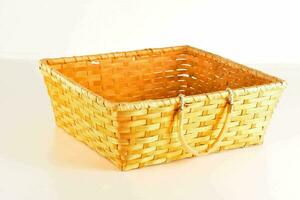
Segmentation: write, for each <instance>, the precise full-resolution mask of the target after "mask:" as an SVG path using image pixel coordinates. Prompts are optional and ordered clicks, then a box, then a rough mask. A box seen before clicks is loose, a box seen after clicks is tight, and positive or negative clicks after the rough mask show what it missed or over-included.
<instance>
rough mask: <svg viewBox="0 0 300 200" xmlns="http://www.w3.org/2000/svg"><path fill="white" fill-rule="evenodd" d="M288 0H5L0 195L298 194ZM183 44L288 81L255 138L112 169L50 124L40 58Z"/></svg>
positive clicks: (291, 6)
mask: <svg viewBox="0 0 300 200" xmlns="http://www.w3.org/2000/svg"><path fill="white" fill-rule="evenodd" d="M299 21H300V6H299V5H298V1H296V0H295V1H292V0H277V1H276V0H273V1H266V0H260V1H259V0H252V1H241V0H239V1H234V0H227V1H221V0H220V1H216V0H211V1H209V0H198V1H196V0H194V1H192V0H183V1H175V0H173V1H170V0H164V1H163V0H161V1H156V0H151V1H141V0H140V1H138V0H135V1H133V0H124V1H113V0H111V1H108V0H107V1H103V0H94V1H88V0H86V1H83V0H81V1H71V0H70V1H67V0H64V1H63V0H48V1H42V0H40V1H38V0H36V1H34V0H27V1H21V0H20V1H16V0H0V199H1V200H2V199H3V200H27V199H28V200H35V199H38V200H40V199H43V200H48V199H49V200H50V199H51V200H52V199H55V200H56V199H61V200H66V199H72V200H77V199H89V200H93V199H125V200H127V199H128V200H129V199H130V200H131V199H133V200H135V199H142V200H143V199H149V200H150V199H151V200H152V199H180V200H182V199H213V200H214V199H216V200H218V199H226V200H227V199H228V200H240V199H245V200H248V199H249V200H253V199H261V200H266V199H267V200H269V199H272V200H273V199H275V200H282V199H300V193H299V180H300V173H299V169H300V162H299V155H300V135H299V134H300V129H299V120H298V119H299V114H300V106H299V105H300V104H299V102H300V96H299V90H300V87H299V86H300V50H299V47H300V37H299V36H300V29H299V24H300V23H299ZM182 44H189V45H192V46H195V47H199V48H202V49H205V50H209V51H212V52H215V53H217V54H220V55H222V56H225V57H228V58H231V59H233V60H236V61H238V62H241V63H244V64H250V65H251V66H254V67H255V68H257V69H260V70H263V71H265V72H267V73H270V74H272V75H275V76H278V77H280V78H283V79H285V80H287V81H288V88H287V90H286V91H285V92H284V93H283V96H282V98H281V100H280V103H279V105H278V107H277V109H276V110H275V113H274V116H273V118H272V120H271V124H270V126H269V128H268V129H267V135H266V137H265V143H264V145H261V146H256V147H251V148H246V149H239V150H233V151H228V152H224V153H219V154H213V155H210V156H205V157H202V158H194V159H185V160H181V161H178V162H173V163H170V164H165V165H158V166H153V167H147V168H144V169H139V170H132V171H129V172H119V171H118V170H117V169H116V168H115V167H114V166H113V165H112V164H111V163H110V162H108V161H107V160H106V159H104V158H102V157H101V156H99V155H97V154H96V153H95V152H93V151H91V150H90V149H89V148H87V147H86V146H85V145H83V144H81V143H80V142H77V141H76V140H75V139H73V138H72V137H70V136H68V135H67V134H65V133H64V132H63V131H62V130H60V129H58V128H56V127H55V124H54V120H53V114H52V110H51V104H50V101H49V97H48V95H47V93H46V88H45V86H44V85H43V81H42V77H41V75H40V73H39V71H38V68H37V60H38V59H40V58H43V57H57V56H69V55H70V56H71V55H81V54H93V53H103V52H112V51H124V50H134V49H142V48H149V47H164V46H172V45H182Z"/></svg>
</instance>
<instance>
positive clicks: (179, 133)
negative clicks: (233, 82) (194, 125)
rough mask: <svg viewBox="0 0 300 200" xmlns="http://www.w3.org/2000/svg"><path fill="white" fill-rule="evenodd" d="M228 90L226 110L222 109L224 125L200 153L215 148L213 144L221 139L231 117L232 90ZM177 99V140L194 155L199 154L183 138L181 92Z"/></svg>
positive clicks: (182, 100)
mask: <svg viewBox="0 0 300 200" xmlns="http://www.w3.org/2000/svg"><path fill="white" fill-rule="evenodd" d="M226 90H227V91H228V94H229V98H228V100H227V104H226V107H225V109H226V111H225V110H224V114H225V115H226V116H225V121H224V125H223V127H222V129H221V130H220V133H219V135H218V136H217V138H216V139H215V141H214V142H213V143H212V144H211V145H210V146H209V147H208V148H207V149H206V150H205V151H204V153H202V154H207V153H210V152H211V150H212V149H214V148H215V146H216V145H217V144H218V143H219V142H220V141H222V139H223V134H224V132H225V131H226V129H227V126H228V122H229V121H230V118H231V112H232V108H233V92H232V90H231V89H226ZM179 99H180V108H179V112H178V116H179V120H178V123H179V125H178V137H179V140H180V142H181V145H182V146H183V147H184V149H185V150H186V151H187V152H189V153H191V154H193V155H195V156H199V155H201V154H200V153H199V152H197V151H196V150H195V149H193V148H192V147H191V146H190V145H189V144H188V143H187V141H186V140H185V138H184V135H183V117H184V114H183V113H184V112H183V110H184V106H185V103H184V95H183V94H180V95H179Z"/></svg>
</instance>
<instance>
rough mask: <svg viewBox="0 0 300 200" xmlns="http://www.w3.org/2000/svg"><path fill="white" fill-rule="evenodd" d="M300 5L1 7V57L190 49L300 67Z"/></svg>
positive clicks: (101, 0)
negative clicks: (194, 48)
mask: <svg viewBox="0 0 300 200" xmlns="http://www.w3.org/2000/svg"><path fill="white" fill-rule="evenodd" d="M299 8H300V5H299V0H276V1H274V0H248V1H245V0H243V1H241V0H226V1H220V0H219V1H218V0H72V1H70V0H26V1H24V0H0V55H2V56H6V57H13V58H15V56H16V55H17V56H19V57H23V58H24V57H25V58H27V57H30V58H34V59H37V58H40V57H48V56H53V57H57V56H63V55H72V56H73V55H76V54H77V55H81V54H90V53H97V52H110V51H117V50H134V49H140V48H150V47H163V46H173V45H178V44H189V45H194V46H196V47H201V48H203V49H207V50H210V51H212V52H216V53H219V54H220V55H223V56H225V57H229V58H234V59H235V60H237V61H242V62H250V63H253V62H255V63H270V62H271V63H278V62H279V63H282V62H283V63H286V62H288V63H300V56H299V46H300V37H299V35H300V26H299V19H300V12H299Z"/></svg>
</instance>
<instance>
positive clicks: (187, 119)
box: [40, 46, 286, 170]
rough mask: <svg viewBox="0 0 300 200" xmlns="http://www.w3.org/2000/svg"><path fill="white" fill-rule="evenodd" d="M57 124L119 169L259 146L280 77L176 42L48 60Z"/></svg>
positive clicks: (44, 68) (48, 80)
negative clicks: (138, 48) (140, 48)
mask: <svg viewBox="0 0 300 200" xmlns="http://www.w3.org/2000/svg"><path fill="white" fill-rule="evenodd" d="M40 69H41V71H42V73H43V75H44V80H45V83H46V85H47V89H48V93H49V95H50V97H51V101H52V106H53V109H54V114H55V120H56V124H57V125H58V126H59V127H61V128H63V129H64V130H65V131H66V132H68V133H69V134H71V135H72V136H74V137H75V138H77V139H78V140H80V141H82V142H84V143H85V144H87V145H88V146H89V147H91V148H92V149H93V150H95V151H97V152H98V153H99V154H101V155H103V156H104V157H106V158H107V159H108V160H110V161H112V162H113V163H114V164H115V165H116V166H118V167H119V168H120V169H121V170H130V169H135V168H141V167H144V166H149V165H154V164H160V163H166V162H170V161H173V160H178V159H183V158H187V157H192V156H197V155H201V154H207V153H211V152H219V151H223V150H227V149H234V148H241V147H247V146H250V145H254V144H261V143H262V142H263V136H264V133H265V130H266V127H267V125H268V123H269V120H270V118H271V115H272V113H273V110H274V108H275V106H276V104H277V102H278V99H279V97H280V95H281V93H282V91H283V89H284V88H285V87H286V84H285V82H284V81H283V80H281V79H278V78H275V77H273V76H270V75H267V74H264V73H262V72H260V71H257V70H254V69H250V68H248V67H246V66H243V65H240V64H237V63H234V62H233V61H230V60H228V59H225V58H222V57H220V56H217V55H215V54H212V53H209V52H206V51H203V50H200V49H197V48H193V47H190V46H178V47H169V48H157V49H145V50H138V51H129V52H119V53H109V54H99V55H89V56H76V57H66V58H54V59H43V60H41V62H40Z"/></svg>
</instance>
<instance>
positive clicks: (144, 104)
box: [39, 45, 287, 111]
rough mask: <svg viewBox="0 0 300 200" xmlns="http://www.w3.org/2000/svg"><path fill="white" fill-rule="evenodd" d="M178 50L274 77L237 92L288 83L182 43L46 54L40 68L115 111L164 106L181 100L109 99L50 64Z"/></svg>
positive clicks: (188, 99)
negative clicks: (269, 81)
mask: <svg viewBox="0 0 300 200" xmlns="http://www.w3.org/2000/svg"><path fill="white" fill-rule="evenodd" d="M178 50H186V51H188V53H200V54H201V55H202V56H205V57H208V58H210V59H213V60H214V61H217V62H220V63H222V64H226V65H229V66H231V67H235V68H239V69H243V70H246V71H247V72H248V73H254V74H255V75H256V76H263V77H267V78H268V79H272V80H273V82H272V83H268V84H262V85H253V86H249V87H240V88H236V89H232V91H233V93H234V95H239V94H244V93H250V92H256V91H259V90H261V91H265V90H271V89H276V88H285V87H286V86H287V82H286V81H285V80H282V79H280V78H277V77H274V76H272V75H269V74H266V73H264V72H262V71H260V70H257V69H254V68H250V67H248V66H245V65H242V64H239V63H237V62H235V61H232V60H230V59H227V58H224V57H222V56H219V55H217V54H214V53H211V52H208V51H205V50H202V49H198V48H195V47H191V46H189V45H183V46H173V47H163V48H147V49H142V50H133V51H124V52H113V53H104V54H94V55H84V56H73V57H60V58H44V59H41V60H39V69H40V71H41V72H42V73H43V72H48V73H49V74H50V75H52V76H56V77H57V78H58V79H60V80H61V81H62V82H63V83H65V84H66V85H67V86H69V87H71V88H73V89H74V90H75V91H77V92H78V93H79V94H82V95H85V96H87V97H89V98H90V99H91V100H93V101H95V102H97V103H99V104H102V105H104V106H105V107H107V108H110V109H112V110H116V111H131V110H140V109H145V108H157V107H162V106H169V105H174V104H177V103H179V98H178V96H176V97H167V98H160V99H147V100H139V101H131V102H126V101H122V102H115V101H111V100H109V99H106V98H104V97H102V96H101V95H99V94H97V93H95V92H93V91H92V90H90V89H88V88H86V87H84V86H82V85H80V84H79V83H77V82H76V81H74V80H72V79H71V78H69V77H67V76H65V75H64V74H62V73H61V72H59V71H58V70H56V69H54V68H53V67H51V65H52V64H63V63H73V62H78V61H88V62H92V61H95V60H99V59H108V58H116V57H118V58H120V57H128V56H134V57H138V56H143V55H149V51H150V52H151V53H165V52H168V51H178ZM227 96H228V93H227V92H226V91H225V90H219V91H215V92H208V93H200V94H195V95H187V96H186V97H185V101H186V102H187V103H192V102H199V101H203V100H205V99H207V98H208V99H215V98H220V97H223V98H225V97H227Z"/></svg>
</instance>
